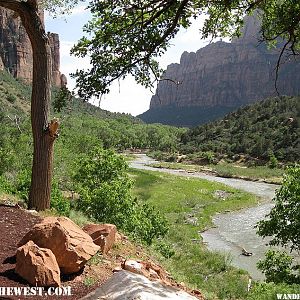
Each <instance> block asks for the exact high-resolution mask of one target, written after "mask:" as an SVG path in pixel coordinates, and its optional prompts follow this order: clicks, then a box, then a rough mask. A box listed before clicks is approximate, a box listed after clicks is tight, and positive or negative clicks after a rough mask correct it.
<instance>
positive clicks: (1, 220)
mask: <svg viewBox="0 0 300 300" xmlns="http://www.w3.org/2000/svg"><path fill="white" fill-rule="evenodd" d="M40 220H41V218H40V217H38V216H35V215H33V214H31V213H28V212H26V211H25V210H22V209H19V208H15V207H10V206H5V205H0V287H24V286H28V287H29V284H28V283H27V282H26V281H25V280H23V279H22V278H21V277H20V276H18V275H17V274H16V273H15V272H14V268H15V254H16V250H17V248H18V247H17V244H18V242H19V241H20V240H21V238H22V237H23V236H24V235H25V234H26V233H27V232H28V231H29V230H30V229H31V228H32V226H33V225H35V224H36V223H39V222H40ZM89 272H94V270H93V268H91V267H90V266H86V268H85V269H84V271H82V272H81V273H80V274H75V275H72V276H68V277H63V278H62V285H63V286H70V287H71V291H72V294H73V296H68V297H62V296H60V297H59V296H49V297H44V296H43V297H41V296H35V297H26V298H25V297H8V296H6V297H1V296H0V300H2V299H14V300H15V299H16V300H17V299H52V300H55V299H60V300H63V299H68V300H73V299H74V300H78V299H80V298H81V297H83V296H84V295H86V294H88V293H89V292H91V291H92V290H94V289H95V288H96V287H97V286H99V285H101V284H102V283H103V282H105V281H106V280H107V279H108V278H110V277H111V275H112V274H113V273H112V270H111V268H107V267H105V266H104V267H102V268H101V269H99V270H98V274H97V275H98V276H97V280H95V281H96V283H93V281H91V280H90V281H89V280H86V281H85V280H84V279H85V278H93V277H92V276H91V277H89ZM99 275H101V276H99Z"/></svg>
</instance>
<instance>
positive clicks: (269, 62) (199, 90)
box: [140, 18, 300, 126]
mask: <svg viewBox="0 0 300 300" xmlns="http://www.w3.org/2000/svg"><path fill="white" fill-rule="evenodd" d="M257 36H258V24H257V22H256V21H255V19H254V18H247V19H246V22H245V27H244V29H243V35H242V37H241V38H239V39H234V40H233V41H232V42H231V43H226V42H222V41H219V42H216V43H212V44H209V45H207V46H206V47H204V48H201V49H199V50H198V51H197V52H196V53H194V52H191V53H188V52H184V53H183V54H182V55H181V59H180V63H179V64H171V65H169V66H168V67H167V70H166V72H165V74H164V78H166V79H170V80H162V81H160V82H159V84H158V87H157V90H156V93H155V95H154V96H153V97H152V99H151V103H150V109H149V111H147V112H146V113H144V114H142V115H140V117H141V118H142V119H143V120H144V121H146V122H162V123H166V124H172V125H187V126H189V125H195V124H194V123H195V122H196V124H200V123H203V121H205V122H207V121H210V120H212V119H214V118H215V115H214V114H213V112H216V111H219V112H220V114H217V117H218V116H219V115H222V111H224V112H226V113H227V112H228V111H230V110H233V109H236V108H237V107H240V106H243V105H245V104H249V103H252V102H255V101H258V100H261V99H264V98H267V97H271V96H275V95H277V93H276V90H275V67H276V63H277V60H278V56H279V50H276V51H275V50H272V51H270V50H268V49H267V47H266V45H264V44H259V43H258V40H257ZM174 82H176V83H177V84H175V83H174ZM278 91H279V93H280V94H283V95H299V94H300V63H299V59H298V61H295V59H294V58H291V61H290V62H287V63H285V64H283V65H281V67H280V71H279V79H278ZM171 108H172V110H173V111H174V112H176V115H174V116H173V117H174V118H176V117H177V119H180V120H181V121H180V122H179V123H178V122H177V123H176V122H175V123H172V122H169V121H167V122H165V120H164V117H163V116H164V114H163V111H164V110H165V111H166V112H168V114H170V112H171V111H172V110H171ZM187 110H188V111H190V113H189V114H187V116H186V119H185V117H184V116H183V115H182V114H184V113H186V111H187ZM196 111H197V113H196ZM201 111H202V112H205V113H204V116H205V118H204V119H205V120H204V119H203V117H204V116H202V115H201ZM209 111H210V112H209ZM192 112H193V114H194V116H193V118H197V115H199V120H193V122H192V123H193V124H189V122H190V121H191V120H189V119H188V118H189V117H191V113H192ZM171 113H172V112H171ZM208 113H212V114H213V116H212V118H209V117H208V116H207V114H208ZM158 116H159V117H158ZM165 119H170V116H167V115H166V118H165Z"/></svg>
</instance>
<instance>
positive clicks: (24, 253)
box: [15, 241, 60, 286]
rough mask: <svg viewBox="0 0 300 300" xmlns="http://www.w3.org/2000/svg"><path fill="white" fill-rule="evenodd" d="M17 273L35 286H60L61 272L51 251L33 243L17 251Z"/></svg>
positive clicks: (30, 242)
mask: <svg viewBox="0 0 300 300" xmlns="http://www.w3.org/2000/svg"><path fill="white" fill-rule="evenodd" d="M16 260H17V262H16V268H15V272H16V273H17V274H19V275H20V276H21V277H22V278H24V279H25V280H27V281H28V282H29V283H30V284H31V285H33V286H60V270H59V266H58V264H57V261H56V258H55V256H54V254H53V252H52V251H51V250H50V249H46V248H40V247H39V246H37V245H36V244H35V243H34V242H33V241H29V242H28V243H26V244H25V245H24V246H22V247H20V248H18V249H17V254H16Z"/></svg>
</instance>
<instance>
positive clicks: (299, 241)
mask: <svg viewBox="0 0 300 300" xmlns="http://www.w3.org/2000/svg"><path fill="white" fill-rule="evenodd" d="M274 201H275V206H274V207H273V208H272V209H271V212H270V213H269V214H268V216H267V217H268V219H266V220H262V221H260V222H259V223H258V234H259V235H260V236H262V237H266V236H271V237H272V240H271V241H270V245H281V246H290V247H291V249H295V250H300V230H299V220H300V166H299V165H295V166H294V167H289V168H287V170H286V174H285V176H284V179H283V183H282V186H281V187H280V189H279V190H277V191H276V196H275V199H274Z"/></svg>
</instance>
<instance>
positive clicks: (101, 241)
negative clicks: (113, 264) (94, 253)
mask: <svg viewBox="0 0 300 300" xmlns="http://www.w3.org/2000/svg"><path fill="white" fill-rule="evenodd" d="M83 230H84V231H85V232H86V233H87V234H88V235H90V236H91V238H92V239H93V241H94V243H95V244H96V245H99V246H100V248H101V251H102V253H103V254H106V253H108V251H109V250H110V249H111V248H112V246H113V245H114V243H115V240H116V233H117V227H116V225H113V224H87V225H85V226H84V227H83Z"/></svg>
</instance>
